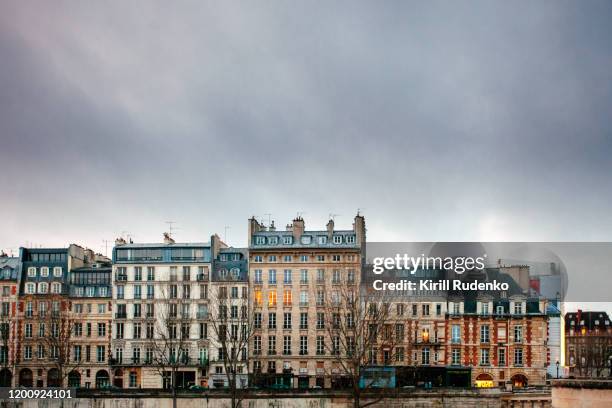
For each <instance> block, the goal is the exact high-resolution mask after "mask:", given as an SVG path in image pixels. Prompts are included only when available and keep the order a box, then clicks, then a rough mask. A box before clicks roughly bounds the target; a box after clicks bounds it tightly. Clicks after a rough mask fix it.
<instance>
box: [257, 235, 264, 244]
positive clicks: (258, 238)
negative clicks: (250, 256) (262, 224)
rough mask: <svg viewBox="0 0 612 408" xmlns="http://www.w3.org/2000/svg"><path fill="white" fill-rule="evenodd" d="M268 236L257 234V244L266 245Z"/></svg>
mask: <svg viewBox="0 0 612 408" xmlns="http://www.w3.org/2000/svg"><path fill="white" fill-rule="evenodd" d="M265 243H266V237H262V236H257V237H255V245H265Z"/></svg>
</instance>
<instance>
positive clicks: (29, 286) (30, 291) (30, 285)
mask: <svg viewBox="0 0 612 408" xmlns="http://www.w3.org/2000/svg"><path fill="white" fill-rule="evenodd" d="M34 288H35V285H34V284H33V283H28V284H27V285H26V293H27V294H29V295H31V294H33V293H34Z"/></svg>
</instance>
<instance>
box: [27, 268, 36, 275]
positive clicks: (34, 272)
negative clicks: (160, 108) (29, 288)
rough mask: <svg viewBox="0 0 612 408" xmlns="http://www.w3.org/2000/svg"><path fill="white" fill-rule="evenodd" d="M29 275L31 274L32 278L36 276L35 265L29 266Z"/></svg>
mask: <svg viewBox="0 0 612 408" xmlns="http://www.w3.org/2000/svg"><path fill="white" fill-rule="evenodd" d="M28 276H29V277H30V278H34V277H36V268H35V267H33V266H30V267H29V268H28Z"/></svg>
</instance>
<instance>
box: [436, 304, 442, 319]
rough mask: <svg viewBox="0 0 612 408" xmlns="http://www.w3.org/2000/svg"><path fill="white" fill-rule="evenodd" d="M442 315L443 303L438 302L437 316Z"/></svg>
mask: <svg viewBox="0 0 612 408" xmlns="http://www.w3.org/2000/svg"><path fill="white" fill-rule="evenodd" d="M441 315H442V305H441V304H440V303H436V316H441Z"/></svg>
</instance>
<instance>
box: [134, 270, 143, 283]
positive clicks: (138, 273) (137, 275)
mask: <svg viewBox="0 0 612 408" xmlns="http://www.w3.org/2000/svg"><path fill="white" fill-rule="evenodd" d="M134 280H135V281H139V280H142V266H137V267H135V268H134Z"/></svg>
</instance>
